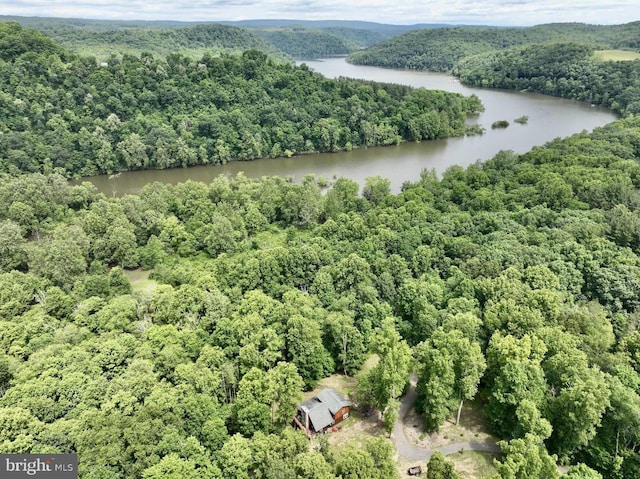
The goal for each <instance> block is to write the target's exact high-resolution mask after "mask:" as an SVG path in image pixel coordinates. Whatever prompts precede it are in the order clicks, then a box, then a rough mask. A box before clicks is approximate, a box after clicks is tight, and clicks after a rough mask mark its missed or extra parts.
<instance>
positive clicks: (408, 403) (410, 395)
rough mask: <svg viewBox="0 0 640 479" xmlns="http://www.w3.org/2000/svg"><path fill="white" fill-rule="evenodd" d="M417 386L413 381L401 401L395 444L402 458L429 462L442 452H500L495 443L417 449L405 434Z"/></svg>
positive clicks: (457, 444) (394, 437)
mask: <svg viewBox="0 0 640 479" xmlns="http://www.w3.org/2000/svg"><path fill="white" fill-rule="evenodd" d="M416 397H417V394H416V386H415V383H414V381H411V385H410V387H409V391H408V392H407V394H405V395H404V396H403V397H402V398H401V399H400V414H399V416H398V420H397V421H396V424H395V426H394V428H393V436H392V438H393V442H394V444H395V446H396V450H397V451H398V454H399V455H400V456H402V457H406V458H408V459H414V460H423V461H428V460H429V459H430V458H431V455H432V454H433V453H434V452H435V451H440V452H441V453H442V454H444V455H447V454H453V453H454V452H460V451H462V450H465V451H483V452H500V447H499V446H498V445H497V444H496V443H493V442H474V441H470V442H458V443H455V444H447V445H446V446H440V447H436V448H433V449H422V448H420V447H415V446H414V445H413V444H411V442H409V440H408V439H407V436H406V435H405V434H404V425H405V418H406V416H407V413H408V412H409V409H411V407H412V406H413V403H415V401H416Z"/></svg>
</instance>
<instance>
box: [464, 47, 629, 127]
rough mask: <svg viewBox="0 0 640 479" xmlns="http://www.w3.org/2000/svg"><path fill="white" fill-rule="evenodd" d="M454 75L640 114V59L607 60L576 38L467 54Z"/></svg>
mask: <svg viewBox="0 0 640 479" xmlns="http://www.w3.org/2000/svg"><path fill="white" fill-rule="evenodd" d="M454 74H455V75H457V76H459V77H460V80H461V81H462V82H463V83H465V84H467V85H472V86H481V87H491V88H509V89H515V90H526V91H535V92H540V93H545V94H547V95H554V96H560V97H564V98H570V99H573V100H580V101H587V102H589V103H592V104H597V105H603V106H606V107H609V108H611V109H613V110H614V111H616V112H617V113H619V114H621V115H630V114H639V113H640V60H635V61H604V60H603V59H601V58H599V57H596V56H595V55H594V54H593V48H592V47H590V46H586V45H578V44H575V43H556V44H545V45H527V46H523V47H515V48H511V49H507V50H502V51H499V52H490V53H484V54H480V55H475V56H471V57H467V58H465V59H462V60H460V61H459V62H458V64H457V66H456V67H455V69H454Z"/></svg>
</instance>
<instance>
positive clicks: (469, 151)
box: [85, 58, 616, 196]
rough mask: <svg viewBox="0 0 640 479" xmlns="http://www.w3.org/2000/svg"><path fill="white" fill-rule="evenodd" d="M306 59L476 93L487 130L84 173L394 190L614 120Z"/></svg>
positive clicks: (134, 186) (136, 182)
mask: <svg viewBox="0 0 640 479" xmlns="http://www.w3.org/2000/svg"><path fill="white" fill-rule="evenodd" d="M304 63H306V64H307V65H308V66H309V67H310V68H312V69H313V70H315V71H317V72H319V73H322V74H323V75H325V76H327V77H330V78H336V77H339V76H346V77H352V78H363V79H367V80H374V81H380V82H390V83H399V84H405V85H411V86H414V87H426V88H430V89H439V90H446V91H451V92H456V93H462V94H463V95H471V94H476V95H477V96H478V97H479V98H480V99H481V100H482V103H483V105H484V106H485V111H484V112H483V113H481V114H480V115H478V116H477V117H475V118H472V119H471V120H472V122H473V123H479V124H480V125H482V126H483V127H484V128H486V133H485V134H484V135H481V136H473V137H461V138H447V139H443V140H436V141H423V142H421V143H415V142H412V143H403V144H400V145H397V146H388V147H375V148H368V149H361V150H353V151H345V152H339V153H321V154H314V155H302V156H296V157H292V158H265V159H261V160H255V161H235V162H231V163H229V164H227V165H217V166H211V165H209V166H196V167H191V168H173V169H168V170H147V171H130V172H123V173H121V174H119V175H116V176H115V177H108V176H106V175H103V176H97V177H91V178H86V179H85V180H89V181H91V182H92V183H93V184H94V185H95V186H96V187H97V188H98V190H99V191H101V192H103V193H105V194H107V195H117V196H120V195H123V194H127V193H137V192H139V191H140V189H141V188H142V187H143V186H144V185H145V184H147V183H151V182H153V181H161V182H165V183H173V184H175V183H179V182H183V181H186V180H189V179H191V180H197V181H204V182H209V181H211V180H212V179H213V178H215V177H216V176H218V175H220V174H224V175H228V176H235V175H236V173H238V172H240V171H243V172H244V173H245V175H246V176H248V177H249V178H260V177H262V176H272V175H277V176H292V177H293V178H294V179H296V180H299V179H300V178H302V177H303V176H305V175H307V174H309V173H313V174H315V175H316V176H324V177H325V178H327V179H328V180H331V179H332V178H334V177H340V176H342V177H346V178H351V179H353V180H355V181H357V182H358V183H360V184H362V183H363V182H364V179H365V178H366V177H368V176H375V175H379V176H383V177H385V178H388V179H389V180H391V188H392V191H394V192H398V191H399V190H400V188H401V186H402V184H403V183H404V182H406V181H413V180H416V179H417V178H418V176H419V174H420V172H421V171H422V170H423V169H425V168H427V169H435V170H436V172H438V173H439V174H441V173H442V172H444V171H445V170H446V169H447V168H448V167H450V166H451V165H460V166H467V165H469V164H471V163H474V162H475V161H477V160H486V159H489V158H491V157H492V156H494V155H495V154H496V153H497V152H499V151H500V150H513V151H515V152H517V153H524V152H526V151H528V150H530V149H531V148H533V147H534V146H536V145H543V144H544V143H546V142H548V141H550V140H552V139H554V138H558V137H566V136H569V135H572V134H574V133H578V132H580V131H583V130H587V131H591V130H593V129H594V128H595V127H598V126H602V125H605V124H607V123H610V122H612V121H614V120H615V119H616V116H615V115H614V114H613V113H612V112H610V111H609V110H607V109H604V108H599V107H593V106H591V105H589V104H586V103H581V102H576V101H572V100H564V99H561V98H555V97H550V96H546V95H540V94H536V93H522V92H514V91H506V90H493V89H481V88H469V87H466V86H464V85H462V84H460V82H458V80H457V79H456V78H454V77H452V76H449V75H445V74H439V73H428V72H415V71H406V70H388V69H383V68H376V67H367V66H358V65H350V64H348V63H347V62H345V61H344V59H343V58H330V59H325V60H317V61H306V62H304ZM523 115H527V116H528V117H529V122H528V123H527V124H526V125H520V124H517V123H514V122H513V120H514V118H518V117H520V116H523ZM496 120H507V121H509V122H510V123H511V126H509V128H506V129H496V130H492V129H491V124H492V123H493V122H494V121H496Z"/></svg>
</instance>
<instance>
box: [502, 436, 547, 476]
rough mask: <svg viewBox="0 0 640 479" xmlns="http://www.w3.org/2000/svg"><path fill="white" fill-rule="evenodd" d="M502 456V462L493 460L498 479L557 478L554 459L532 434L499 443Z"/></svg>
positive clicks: (540, 440)
mask: <svg viewBox="0 0 640 479" xmlns="http://www.w3.org/2000/svg"><path fill="white" fill-rule="evenodd" d="M499 444H500V447H501V448H502V453H503V454H504V456H503V459H502V461H498V460H497V459H496V460H494V464H495V467H496V469H497V470H498V473H497V474H496V476H495V477H496V478H500V479H527V478H530V477H544V478H550V479H554V478H558V477H560V473H559V472H558V468H557V466H556V457H555V456H550V455H549V453H548V452H547V450H546V449H545V447H544V444H543V443H542V439H541V438H539V437H538V436H535V435H533V434H527V435H526V436H525V437H523V438H519V439H512V440H511V441H509V442H504V441H503V442H501V443H499Z"/></svg>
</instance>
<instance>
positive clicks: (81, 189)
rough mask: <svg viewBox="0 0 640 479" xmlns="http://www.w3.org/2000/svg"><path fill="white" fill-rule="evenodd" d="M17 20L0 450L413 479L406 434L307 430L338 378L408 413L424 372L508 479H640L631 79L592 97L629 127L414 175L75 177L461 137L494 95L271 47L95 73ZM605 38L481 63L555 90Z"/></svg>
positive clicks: (1, 133)
mask: <svg viewBox="0 0 640 479" xmlns="http://www.w3.org/2000/svg"><path fill="white" fill-rule="evenodd" d="M576 28H577V27H576ZM0 29H1V30H0V42H2V43H0V52H2V58H1V60H0V82H1V85H2V88H1V93H0V111H1V112H2V113H1V115H0V118H1V120H0V122H1V123H0V139H1V141H0V162H1V165H2V168H1V171H2V172H0V175H1V176H0V204H2V205H5V206H6V207H5V208H2V209H0V450H1V451H2V452H6V453H27V452H34V453H35V452H43V453H67V452H77V453H78V455H79V467H80V471H79V473H80V477H81V478H82V479H106V478H109V479H125V478H126V479H129V478H133V479H136V478H142V479H156V478H158V479H160V478H169V479H182V478H187V479H192V478H193V479H196V478H212V479H218V478H220V479H236V478H247V479H248V478H252V479H253V478H273V479H276V478H285V479H288V478H291V479H293V478H302V479H334V478H336V479H337V478H340V479H351V478H353V479H356V478H371V479H376V478H380V479H387V478H395V477H399V474H398V471H397V467H396V464H395V463H394V459H393V457H394V453H395V451H394V449H393V446H392V444H391V443H390V441H389V440H388V439H386V438H383V437H378V438H373V439H369V440H367V441H366V442H365V443H364V444H362V445H359V444H350V445H348V446H346V447H342V448H337V447H334V446H332V445H331V444H329V443H328V441H327V440H326V438H324V439H320V440H318V441H317V447H314V448H310V445H309V441H308V439H307V438H306V436H305V435H304V434H303V433H300V432H296V431H294V430H293V429H292V428H291V427H290V425H289V424H290V421H291V417H292V414H293V412H294V410H295V407H296V405H297V404H299V402H300V400H301V398H302V392H303V391H308V390H310V389H312V388H313V387H314V386H315V385H316V384H317V383H318V381H319V380H321V379H322V378H324V377H326V376H327V375H329V374H332V373H340V374H343V375H346V376H357V377H358V380H357V388H356V391H355V392H354V396H353V398H352V399H355V400H357V403H358V404H359V406H371V407H373V408H374V409H375V410H377V411H378V412H379V413H380V414H381V417H382V419H383V421H384V422H385V423H390V424H391V425H393V421H390V420H389V418H394V417H397V414H398V407H399V402H398V399H399V398H400V397H401V396H402V394H403V392H404V390H405V389H406V387H407V384H408V382H409V378H410V374H411V373H412V372H413V373H414V374H415V375H416V377H417V386H416V389H417V393H418V403H417V407H418V410H419V413H420V414H421V415H422V416H423V418H424V421H425V424H426V426H427V428H428V431H437V430H438V429H439V428H440V427H442V425H443V423H444V421H445V420H447V419H448V418H450V417H451V416H453V415H455V414H456V411H457V410H458V407H459V405H460V404H461V403H462V402H463V401H468V400H470V399H472V398H476V399H477V401H478V403H479V404H481V405H482V406H483V408H484V413H485V415H486V418H487V420H488V421H489V425H490V427H491V430H492V432H493V433H494V434H495V435H496V436H497V437H499V438H500V439H501V440H502V441H501V442H500V447H501V450H502V455H501V457H500V458H499V459H498V460H497V461H496V467H495V469H496V473H495V476H494V477H493V478H492V479H512V478H551V479H555V478H560V477H566V478H567V479H569V478H571V479H598V478H612V479H613V478H615V479H636V478H637V477H639V476H640V116H638V115H634V114H633V113H634V112H635V110H634V108H635V106H634V105H635V103H634V102H635V101H636V100H635V97H633V99H631V100H630V101H626V102H624V103H623V99H624V98H626V97H624V96H623V95H622V94H621V93H620V92H619V91H608V92H607V90H606V89H607V86H609V88H617V89H618V88H620V87H619V86H618V84H616V83H611V82H609V80H606V81H604V80H601V81H603V86H602V88H603V89H602V93H598V94H599V95H604V94H605V93H607V94H608V98H610V99H611V100H610V101H611V103H609V104H610V105H611V106H615V105H614V103H613V101H617V102H618V103H617V105H619V106H618V107H617V108H618V110H619V111H620V112H621V113H622V114H623V115H625V118H624V119H622V120H619V121H617V122H614V123H612V124H610V125H607V126H606V127H603V128H599V129H596V130H595V131H594V132H592V133H586V132H585V133H581V134H578V135H575V136H572V137H570V138H566V139H558V140H555V141H553V142H551V143H549V144H547V145H544V146H540V147H537V148H534V149H533V150H532V151H530V152H528V153H525V154H522V155H516V154H513V153H511V152H501V153H499V154H498V155H496V156H495V157H494V158H492V159H490V160H488V161H486V162H484V163H483V162H478V163H476V164H474V165H472V166H470V167H468V168H466V169H465V168H462V167H456V166H454V167H451V168H450V169H449V170H448V171H447V172H446V173H445V174H444V175H443V176H442V177H441V178H438V177H437V176H436V174H435V173H434V172H429V171H424V172H423V173H422V175H421V176H420V177H419V178H416V179H415V181H414V182H409V183H406V184H405V185H404V186H403V188H402V191H401V192H400V193H398V194H391V192H390V187H389V185H390V183H389V181H388V180H386V179H384V178H381V177H370V178H368V179H367V180H366V182H365V184H364V185H363V187H362V188H360V186H359V185H358V184H357V183H355V182H353V181H351V180H348V179H344V178H338V179H336V180H335V182H334V183H333V185H331V186H330V188H326V189H325V188H324V186H325V185H324V183H322V182H320V181H319V180H318V179H316V178H315V177H313V176H308V177H305V178H304V179H303V180H302V181H301V182H300V183H294V182H292V181H290V180H287V179H283V178H277V177H265V178H262V179H260V180H250V179H248V178H246V177H245V176H244V175H242V174H239V175H238V176H236V177H235V178H225V177H223V176H220V177H218V178H217V179H216V180H214V181H213V182H211V183H210V184H204V183H199V182H192V181H191V182H187V183H183V184H179V185H175V186H172V185H166V184H160V183H153V184H149V185H147V186H145V187H144V188H143V189H142V191H141V192H140V194H138V195H126V196H124V197H122V198H107V197H106V196H104V195H103V194H99V193H97V192H96V191H95V188H94V187H93V186H92V185H91V184H90V183H82V184H80V185H75V186H74V185H71V184H70V183H69V182H68V181H67V178H68V177H69V176H74V175H79V174H87V173H91V172H101V171H116V170H117V169H120V168H149V167H170V166H176V165H189V164H193V163H197V162H202V163H205V162H222V161H227V160H231V159H250V158H254V157H259V156H268V155H269V154H276V153H281V154H288V153H287V152H286V150H287V149H288V150H289V152H290V153H291V154H293V153H295V152H305V151H315V150H325V151H331V150H333V149H337V148H347V147H350V145H351V146H357V145H363V146H366V145H373V144H384V143H385V142H388V141H391V142H395V141H400V140H401V139H402V138H405V139H412V140H416V139H422V138H434V137H438V136H444V135H445V134H446V135H450V134H461V133H462V131H463V127H464V120H465V117H466V115H467V113H469V112H472V111H475V110H477V109H479V108H481V105H480V104H479V101H478V100H477V98H473V97H472V98H464V97H462V96H459V95H452V94H445V93H443V92H430V91H426V90H422V89H420V90H413V89H410V88H407V87H402V86H398V85H380V84H374V83H367V82H356V81H352V80H339V81H333V80H327V79H324V78H323V77H321V76H320V75H317V74H314V73H312V72H310V71H309V70H308V69H307V68H305V67H304V66H303V67H293V66H291V65H288V64H277V63H275V62H273V61H272V60H270V59H268V58H267V56H266V54H264V53H262V52H259V51H256V50H249V51H247V52H245V53H244V54H242V55H226V54H223V55H220V56H218V57H214V56H213V55H204V56H203V57H202V58H201V59H200V60H192V59H190V58H188V57H185V56H183V55H169V56H168V57H167V59H166V60H164V59H157V58H155V57H153V56H152V55H150V54H144V55H140V56H132V55H125V56H124V57H123V58H121V59H120V58H115V57H114V58H112V59H110V60H109V61H108V62H107V65H100V63H99V62H97V61H96V59H95V58H90V57H80V56H77V55H75V54H71V53H69V52H68V51H66V50H65V49H63V48H61V47H60V46H58V45H57V44H56V43H54V42H53V41H51V40H50V39H48V38H46V37H44V36H43V35H41V34H38V33H37V32H33V31H30V30H25V29H22V28H21V27H19V26H18V25H17V24H2V25H1V26H0ZM554 48H555V49H556V50H554ZM520 51H522V52H525V54H523V55H522V56H524V57H525V58H528V60H526V61H523V62H522V63H514V65H517V69H518V72H521V73H522V75H519V74H518V75H515V76H514V75H512V74H511V73H512V72H513V70H511V71H510V70H508V67H507V63H506V62H507V60H508V59H509V58H510V56H511V55H515V53H514V52H520ZM590 51H591V50H587V49H584V48H583V47H580V46H576V45H571V44H569V45H568V44H563V45H550V46H548V47H546V48H545V49H536V53H537V54H538V55H539V57H535V55H534V52H531V51H528V50H527V48H526V47H524V48H522V49H520V50H508V51H505V52H503V53H500V54H495V55H493V56H491V55H487V56H481V57H477V58H475V59H469V60H468V62H469V63H461V65H466V66H465V68H466V69H467V70H465V71H468V72H469V74H471V72H474V74H476V75H477V77H475V78H477V81H482V80H483V78H482V76H481V73H480V72H483V71H486V70H485V69H488V68H491V69H492V70H491V71H492V73H491V75H489V74H488V73H487V76H486V77H485V78H484V79H485V80H486V81H487V82H496V86H498V85H497V83H498V82H501V81H507V80H506V79H512V81H514V82H521V83H514V84H513V85H512V86H511V87H515V88H520V87H522V88H534V86H526V82H527V81H530V82H533V81H538V80H537V79H536V78H537V77H539V76H541V75H544V76H545V86H546V82H549V83H551V84H552V85H553V82H557V84H558V85H561V78H562V77H567V75H568V73H567V71H573V70H576V71H577V72H580V71H582V72H583V75H586V74H587V73H586V70H580V68H579V67H580V65H581V63H580V62H582V61H585V62H593V61H594V60H593V59H592V58H591V55H590ZM554 56H556V57H557V58H556V60H557V62H556V63H554V62H553V61H549V60H550V59H551V57H554ZM545 59H547V60H546V61H548V63H549V65H548V70H547V71H540V70H536V68H538V67H537V66H536V65H537V64H538V65H542V64H543V62H544V61H545ZM534 60H535V61H534ZM561 60H562V61H561ZM513 61H514V62H516V59H515V58H514V59H513ZM536 62H537V63H536ZM628 63H629V64H633V62H628ZM636 63H637V62H636ZM598 65H599V64H598ZM494 68H497V69H496V70H495V71H494V70H493V69H494ZM563 69H568V70H563ZM502 71H504V72H509V74H508V75H507V74H506V73H505V74H504V75H502V73H501V72H502ZM603 71H605V70H603ZM607 71H608V70H607ZM634 71H635V70H633V69H632V70H630V72H631V73H629V74H628V75H627V76H631V75H632V74H633V72H634ZM461 72H462V71H461ZM598 72H600V73H598ZM462 74H463V73H461V75H462ZM590 74H593V75H596V74H599V75H601V78H604V77H602V75H605V73H602V72H601V71H600V70H597V69H594V70H593V71H592V72H591V73H590ZM607 74H609V73H607ZM611 74H612V75H613V73H611ZM492 75H494V76H492ZM619 75H620V76H622V74H620V73H619ZM576 78H582V77H579V76H576ZM589 78H590V77H589ZM607 78H608V77H607ZM516 79H517V80H516ZM470 81H471V80H470ZM581 81H582V80H581ZM627 81H628V79H626V78H624V79H623V78H620V85H625V87H624V88H625V90H624V91H627V90H629V91H631V92H632V93H633V92H634V91H635V90H634V88H636V87H635V86H634V85H633V84H629V85H628V84H627V83H624V82H627ZM585 82H586V80H585ZM627 85H628V86H627ZM535 88H538V87H537V86H536V87H535ZM556 88H558V86H557V85H556ZM576 88H577V86H574V89H576ZM576 91H577V90H576ZM589 91H591V92H594V95H595V94H596V92H600V90H597V88H596V87H590V89H589ZM296 98H299V100H296ZM598 99H599V100H598ZM590 101H600V102H601V103H603V104H607V103H606V102H605V101H604V100H603V99H602V98H601V97H598V98H596V97H595V96H594V97H593V98H592V99H590ZM234 135H235V136H234ZM278 135H280V136H278ZM356 142H358V143H356ZM276 145H278V148H279V149H280V150H277V149H276V150H274V148H275V146H276ZM298 146H301V148H297V147H298ZM292 147H293V148H292ZM265 152H268V153H265ZM132 269H139V270H144V271H147V272H149V273H150V278H151V279H152V280H153V281H151V282H150V285H147V286H148V287H140V285H136V284H133V283H132V282H131V281H130V280H129V276H128V274H129V273H130V270H132ZM367 358H369V359H371V358H374V359H375V361H373V362H372V364H371V365H370V366H369V368H368V369H364V370H363V365H364V364H365V360H366V359H367ZM314 444H316V443H314ZM432 461H433V464H432V463H430V466H429V472H428V474H429V475H428V476H427V477H429V478H430V479H442V478H449V479H452V478H455V477H456V475H455V473H454V472H452V471H451V469H450V466H448V465H447V463H446V462H444V459H443V458H442V456H439V455H434V456H433V459H432ZM559 464H560V465H568V466H570V467H568V472H567V473H566V474H564V473H562V474H561V472H559V469H558V467H557V465H559ZM571 465H572V466H571ZM438 471H440V472H438Z"/></svg>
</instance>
